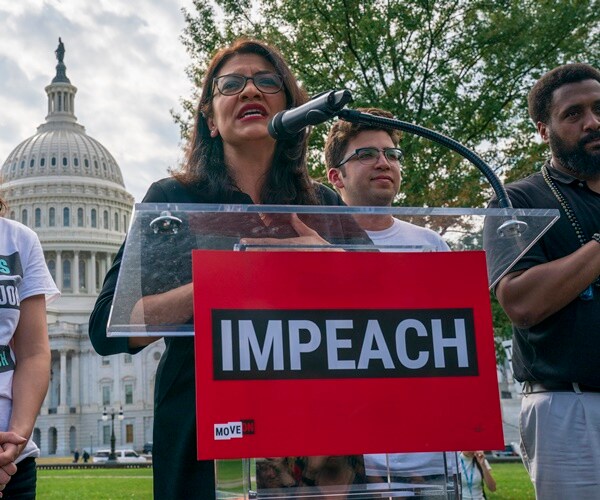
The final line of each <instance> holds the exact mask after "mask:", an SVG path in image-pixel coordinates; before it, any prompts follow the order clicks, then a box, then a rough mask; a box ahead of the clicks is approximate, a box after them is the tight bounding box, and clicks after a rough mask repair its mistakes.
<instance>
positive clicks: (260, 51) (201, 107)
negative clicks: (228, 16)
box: [173, 39, 317, 205]
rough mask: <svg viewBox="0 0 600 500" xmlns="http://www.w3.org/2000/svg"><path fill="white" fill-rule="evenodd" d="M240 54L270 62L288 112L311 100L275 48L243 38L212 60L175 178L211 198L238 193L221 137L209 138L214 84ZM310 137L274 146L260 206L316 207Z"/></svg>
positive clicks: (298, 136)
mask: <svg viewBox="0 0 600 500" xmlns="http://www.w3.org/2000/svg"><path fill="white" fill-rule="evenodd" d="M240 54H257V55H259V56H261V57H263V58H264V59H265V60H266V61H268V62H269V63H271V64H272V65H273V67H274V68H275V70H276V72H277V74H279V75H280V76H281V77H282V79H283V90H284V91H285V97H286V108H288V109H289V108H292V107H296V106H299V105H300V104H303V103H305V102H306V101H307V96H306V92H305V91H304V90H303V89H301V88H300V86H299V85H298V82H297V80H296V78H295V77H294V75H293V74H292V72H291V71H290V69H289V67H288V65H287V64H286V62H285V61H284V59H283V57H282V56H281V54H280V53H279V51H277V50H276V49H275V48H273V47H270V46H269V45H267V44H266V43H265V42H261V41H259V40H250V39H239V40H236V41H235V42H234V43H233V44H232V45H231V46H229V47H225V48H222V49H221V50H219V51H218V52H217V53H216V54H215V55H214V56H213V58H212V60H211V62H210V64H209V65H208V69H207V70H206V74H205V75H204V81H203V83H202V94H201V95H200V102H199V103H198V107H197V109H196V115H195V119H194V130H193V131H192V134H191V137H190V140H189V143H188V147H187V152H186V159H185V162H184V165H183V166H182V168H181V170H180V171H178V172H175V173H174V174H173V175H174V177H175V178H176V179H178V180H179V181H180V182H182V183H184V184H186V185H202V187H203V188H204V189H206V190H208V192H209V193H210V194H212V195H215V196H222V195H224V194H227V193H228V192H231V191H237V187H236V186H235V182H234V180H233V179H232V178H231V176H230V175H229V173H228V171H227V168H226V164H225V157H224V153H223V142H222V139H221V137H220V136H217V137H214V138H213V137H211V136H210V130H209V128H208V124H207V121H206V118H207V117H210V116H211V115H212V112H213V110H212V97H213V87H214V85H213V80H214V78H215V76H216V75H217V74H218V72H219V70H220V69H221V68H222V67H223V65H224V64H225V63H226V62H227V61H229V60H230V59H231V58H232V57H234V56H237V55H240ZM307 147H308V136H307V134H305V133H304V132H301V133H300V134H298V135H297V136H295V137H294V138H292V139H289V140H285V141H282V140H278V141H277V143H276V144H275V154H274V157H273V163H272V165H271V168H270V169H269V171H268V174H267V178H266V180H265V183H264V187H263V190H262V192H261V200H260V201H261V202H262V203H268V204H282V205H283V204H302V205H306V204H316V203H317V201H316V200H317V199H316V195H315V190H314V188H313V184H312V181H311V179H310V176H309V175H308V170H307V168H306V154H307Z"/></svg>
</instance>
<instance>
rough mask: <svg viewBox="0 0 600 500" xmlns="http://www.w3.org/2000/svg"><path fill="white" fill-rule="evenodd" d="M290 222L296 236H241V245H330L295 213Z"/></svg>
mask: <svg viewBox="0 0 600 500" xmlns="http://www.w3.org/2000/svg"><path fill="white" fill-rule="evenodd" d="M290 222H291V224H292V227H293V228H294V230H295V231H296V233H298V236H296V237H294V238H283V239H282V238H242V239H240V244H242V245H257V246H261V245H269V246H271V245H286V246H287V245H289V246H295V245H303V246H315V247H317V246H318V247H328V246H330V243H329V242H328V241H327V240H326V239H324V238H322V237H321V236H319V233H317V232H316V231H315V230H314V229H311V228H310V227H308V226H307V225H306V224H305V223H304V222H302V221H301V220H300V218H299V217H298V215H297V214H291V216H290ZM250 250H261V249H256V248H252V249H250ZM268 250H276V249H274V248H269V249H268ZM292 250H294V249H293V248H292ZM299 250H302V249H299ZM323 250H329V251H334V250H339V249H337V248H323Z"/></svg>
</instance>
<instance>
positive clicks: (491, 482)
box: [458, 451, 496, 500]
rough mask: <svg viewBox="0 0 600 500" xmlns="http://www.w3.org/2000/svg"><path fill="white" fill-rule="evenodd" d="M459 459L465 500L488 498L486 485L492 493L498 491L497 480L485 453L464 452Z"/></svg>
mask: <svg viewBox="0 0 600 500" xmlns="http://www.w3.org/2000/svg"><path fill="white" fill-rule="evenodd" d="M458 459H459V462H460V472H461V474H460V477H461V484H462V498H463V500H483V499H484V498H486V496H485V489H484V487H483V485H484V483H485V486H487V488H488V489H489V490H490V491H496V480H495V479H494V478H493V477H492V472H491V471H492V468H491V467H490V464H489V462H488V461H487V460H486V458H485V455H484V454H483V451H462V452H461V453H460V455H459V457H458Z"/></svg>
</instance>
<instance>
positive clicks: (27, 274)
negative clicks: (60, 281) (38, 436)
mask: <svg viewBox="0 0 600 500" xmlns="http://www.w3.org/2000/svg"><path fill="white" fill-rule="evenodd" d="M41 294H44V295H46V300H47V301H50V300H52V299H54V298H56V297H58V295H59V291H58V289H57V288H56V285H55V284H54V281H53V280H52V277H51V276H50V273H49V272H48V268H47V267H46V261H45V260H44V253H43V251H42V246H41V245H40V242H39V240H38V237H37V235H36V234H35V233H34V232H33V231H32V230H31V229H29V228H28V227H26V226H23V225H22V224H20V223H18V222H15V221H13V220H9V219H4V218H2V217H0V430H2V431H6V430H7V429H8V423H9V420H10V414H11V410H12V397H13V395H12V383H13V373H14V369H15V355H14V352H13V350H12V348H11V346H10V343H11V340H12V338H13V335H14V333H15V330H16V328H17V325H18V323H19V318H20V316H21V311H20V304H21V301H22V300H24V299H26V298H28V297H32V296H34V295H41ZM29 456H39V449H38V447H37V446H36V445H35V443H34V442H33V441H32V440H29V442H28V443H27V445H26V447H25V449H24V450H23V452H22V453H21V455H20V456H19V458H18V460H17V461H21V460H22V459H23V458H26V457H29Z"/></svg>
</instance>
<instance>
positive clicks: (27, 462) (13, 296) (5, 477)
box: [0, 198, 59, 499]
mask: <svg viewBox="0 0 600 500" xmlns="http://www.w3.org/2000/svg"><path fill="white" fill-rule="evenodd" d="M5 207H6V204H5V202H4V201H3V200H2V199H1V198H0V491H1V492H2V494H1V495H0V496H3V497H4V498H22V499H34V498H35V492H36V468H35V458H34V457H38V456H39V454H40V450H39V449H38V447H37V445H36V444H35V443H34V442H33V441H32V440H31V439H30V438H31V434H32V432H33V427H34V424H35V419H36V417H37V415H38V413H39V411H40V408H41V406H42V402H43V401H44V397H45V396H46V391H47V390H48V383H49V380H50V343H49V340H48V327H47V324H46V300H51V299H54V298H56V297H57V296H58V295H59V292H58V289H57V288H56V285H55V284H54V281H53V280H52V277H51V276H50V272H49V271H48V268H47V267H46V261H45V260H44V254H43V252H42V247H41V245H40V242H39V240H38V237H37V235H36V234H35V233H34V232H33V231H32V230H31V229H29V228H28V227H26V226H24V225H22V224H20V223H18V222H16V221H13V220H8V219H5V218H3V217H1V215H2V212H3V209H4V208H5Z"/></svg>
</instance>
